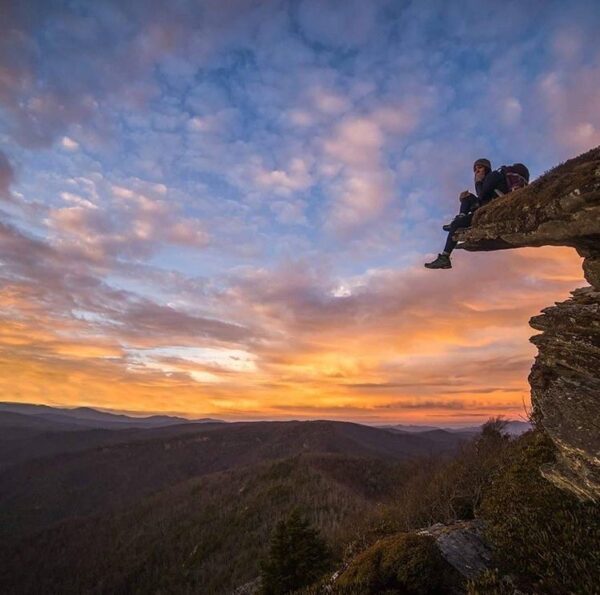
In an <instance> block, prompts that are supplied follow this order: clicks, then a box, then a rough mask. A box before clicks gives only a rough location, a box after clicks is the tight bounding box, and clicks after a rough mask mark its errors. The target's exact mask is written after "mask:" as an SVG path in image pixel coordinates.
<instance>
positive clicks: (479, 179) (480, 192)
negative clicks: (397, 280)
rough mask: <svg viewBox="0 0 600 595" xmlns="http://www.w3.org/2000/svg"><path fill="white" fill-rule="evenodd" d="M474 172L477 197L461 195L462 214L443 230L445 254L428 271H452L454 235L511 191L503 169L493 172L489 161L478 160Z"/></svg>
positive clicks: (427, 265)
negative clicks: (451, 257) (479, 212)
mask: <svg viewBox="0 0 600 595" xmlns="http://www.w3.org/2000/svg"><path fill="white" fill-rule="evenodd" d="M473 172H474V173H475V192H476V193H477V196H475V194H473V193H471V192H469V191H468V190H465V191H464V192H461V193H460V196H459V200H460V212H459V213H458V215H457V216H456V217H455V218H454V219H453V220H452V221H451V222H450V223H448V224H446V225H444V226H443V230H444V231H447V232H448V239H447V240H446V245H445V246H444V250H443V252H442V253H441V254H438V256H437V258H436V259H435V260H434V261H432V262H427V263H425V267H426V268H428V269H451V268H452V263H451V262H450V254H452V250H454V248H455V247H456V244H457V242H456V241H455V240H454V239H453V235H454V233H455V232H456V231H457V230H458V229H460V228H462V227H469V225H471V220H472V219H473V213H474V212H475V211H476V210H477V209H478V208H479V207H481V206H483V205H485V204H487V203H488V202H490V200H492V199H494V198H496V197H497V196H502V195H503V194H506V193H507V192H509V191H510V190H509V187H508V183H507V180H506V175H505V174H504V171H503V168H500V169H499V170H496V171H492V164H491V163H490V160H489V159H485V158H482V159H477V161H475V163H473ZM527 180H529V172H527Z"/></svg>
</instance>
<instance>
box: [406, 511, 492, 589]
mask: <svg viewBox="0 0 600 595" xmlns="http://www.w3.org/2000/svg"><path fill="white" fill-rule="evenodd" d="M418 533H419V535H430V536H431V537H433V538H434V539H435V542H436V544H437V546H438V547H439V548H440V551H441V552H442V556H443V557H444V559H445V560H446V561H447V562H448V563H449V564H450V565H451V566H452V567H454V568H455V569H456V570H457V571H458V572H459V573H460V574H461V575H462V576H464V577H465V578H467V579H474V578H477V577H478V576H480V575H481V573H483V572H485V571H486V570H489V569H490V568H492V551H491V549H490V547H489V545H488V544H487V542H486V540H485V538H484V535H483V524H482V523H481V522H480V521H459V522H457V523H454V524H452V525H444V524H442V523H437V524H435V525H432V526H431V527H427V529H422V530H421V531H419V532H418Z"/></svg>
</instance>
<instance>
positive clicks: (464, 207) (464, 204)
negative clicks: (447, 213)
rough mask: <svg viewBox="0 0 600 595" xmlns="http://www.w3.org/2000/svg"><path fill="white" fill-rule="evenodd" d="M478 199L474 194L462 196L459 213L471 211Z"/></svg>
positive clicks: (464, 213) (475, 206)
mask: <svg viewBox="0 0 600 595" xmlns="http://www.w3.org/2000/svg"><path fill="white" fill-rule="evenodd" d="M478 200H479V199H478V198H477V197H476V196H475V195H474V194H469V195H468V196H465V197H464V198H461V199H460V210H459V214H460V215H466V214H467V213H471V212H472V211H474V210H475V209H476V208H477V201H478Z"/></svg>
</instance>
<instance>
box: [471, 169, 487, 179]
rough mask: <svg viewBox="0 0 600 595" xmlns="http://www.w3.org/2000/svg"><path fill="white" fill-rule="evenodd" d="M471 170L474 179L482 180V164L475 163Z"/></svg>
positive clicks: (483, 173)
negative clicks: (473, 173)
mask: <svg viewBox="0 0 600 595" xmlns="http://www.w3.org/2000/svg"><path fill="white" fill-rule="evenodd" d="M473 171H474V172H475V180H476V181H480V180H483V178H485V167H484V166H483V165H476V166H475V167H474V168H473Z"/></svg>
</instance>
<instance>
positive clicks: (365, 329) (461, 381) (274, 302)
mask: <svg viewBox="0 0 600 595" xmlns="http://www.w3.org/2000/svg"><path fill="white" fill-rule="evenodd" d="M456 261H457V267H456V269H455V270H453V271H452V272H451V273H450V274H448V275H442V274H439V273H437V274H432V273H431V272H429V271H425V270H421V269H420V268H414V269H407V270H403V271H402V270H398V271H393V270H379V271H378V270H374V271H370V272H368V273H367V274H365V275H363V276H360V277H356V278H352V279H346V280H344V281H343V282H342V285H344V286H345V287H346V288H347V291H346V292H344V293H341V294H340V293H339V292H337V291H336V289H335V288H336V287H338V286H339V285H340V280H333V279H330V278H329V277H328V276H327V275H326V274H325V273H323V272H321V273H319V272H318V271H315V270H312V269H310V267H309V268H308V269H307V268H306V265H300V264H297V265H295V266H286V267H283V268H281V269H277V270H272V271H265V270H262V271H257V272H255V273H253V272H251V271H250V272H246V273H245V274H244V275H243V276H242V277H239V278H236V279H233V278H232V279H230V287H229V288H228V290H227V291H225V292H224V293H222V294H221V304H220V306H221V309H222V311H223V312H224V313H225V312H226V311H227V310H230V311H231V312H235V314H236V316H237V318H238V319H244V318H245V317H248V319H249V320H251V322H252V327H251V328H252V329H253V330H252V332H250V334H248V333H249V329H247V330H244V329H243V327H237V326H236V325H232V324H231V323H225V322H221V321H217V320H213V321H212V322H211V321H208V319H207V320H206V321H202V320H201V319H196V318H194V317H192V316H190V315H189V314H185V313H183V312H178V311H177V310H175V309H172V308H166V307H164V306H159V305H157V304H151V303H146V304H144V303H142V302H139V303H138V304H137V305H135V304H128V305H127V302H128V300H129V299H130V298H127V296H126V295H123V300H124V302H125V304H124V307H125V310H124V311H121V312H118V311H116V310H115V308H117V305H116V302H114V303H113V302H111V301H110V300H108V297H109V295H110V294H107V296H106V297H107V300H108V301H107V303H105V304H97V306H98V310H97V315H96V316H97V317H93V316H92V317H91V318H90V317H89V316H88V317H86V316H80V317H77V316H76V315H74V314H72V313H70V311H68V310H62V311H61V310H60V309H55V310H54V311H52V310H50V311H46V310H45V309H44V306H43V302H40V298H41V297H42V296H44V295H48V294H47V291H48V288H47V287H46V288H41V287H37V288H36V287H35V286H32V285H18V284H13V285H9V286H7V287H5V288H4V289H3V291H2V292H1V293H0V304H1V306H2V311H3V320H2V326H1V330H0V371H1V374H0V376H1V380H0V390H1V394H2V395H3V398H4V399H6V400H13V401H23V402H42V403H49V404H61V405H81V404H87V405H96V406H102V407H107V408H113V409H122V410H130V411H131V410H133V411H165V412H179V413H188V414H191V415H211V416H213V417H222V418H226V419H255V418H273V419H275V418H290V417H298V418H304V417H306V418H313V417H328V418H335V419H354V420H358V421H360V420H362V421H365V422H378V421H390V422H391V421H429V422H435V423H454V422H459V421H463V422H465V421H468V420H474V419H480V418H481V419H485V418H486V417H489V416H490V415H494V414H504V415H507V416H517V415H520V414H523V404H524V403H525V404H526V403H527V402H528V393H529V391H528V386H527V380H526V377H527V373H528V370H529V367H530V365H531V363H532V360H533V356H534V353H535V351H534V348H533V346H532V345H530V344H529V343H528V340H527V339H528V337H529V336H530V335H531V334H532V331H531V329H530V328H529V326H528V325H527V321H528V318H529V317H530V316H532V315H535V314H536V313H537V312H538V311H539V310H540V309H541V308H543V307H545V306H547V305H550V304H551V303H552V302H553V301H555V300H561V299H565V298H566V297H567V296H568V291H569V290H570V289H572V288H574V287H575V286H577V285H581V284H583V283H582V275H581V268H580V259H579V258H578V257H577V255H576V254H575V252H574V251H572V250H568V249H561V248H558V249H557V248H547V249H546V248H545V249H530V250H520V251H514V252H505V253H494V254H476V255H473V254H459V255H457V258H456ZM53 291H55V292H56V291H59V288H54V289H53ZM82 295H84V294H82ZM98 297H100V298H102V294H100V295H99V296H98ZM44 299H46V300H47V299H49V298H48V297H46V298H44ZM54 299H58V298H57V297H56V295H55V296H54ZM58 303H59V302H56V304H58ZM122 305H123V304H122ZM102 307H104V308H105V310H104V312H103V311H102ZM50 312H51V313H50ZM102 313H103V315H104V316H107V317H108V316H112V317H113V319H114V320H117V319H115V316H118V320H119V323H118V324H113V323H108V324H106V323H105V321H104V322H103V321H102V320H101V314H102ZM98 316H100V318H98ZM207 325H208V326H207ZM194 326H197V328H198V330H200V329H201V328H204V329H206V330H208V332H209V333H212V335H213V338H212V339H211V335H210V334H208V335H202V334H198V333H196V334H194V335H192V334H188V329H193V328H194ZM169 345H171V346H173V347H172V348H171V351H168V352H167V353H163V354H162V355H161V353H162V352H161V351H160V350H161V349H164V348H165V346H169ZM183 345H187V346H188V347H187V348H185V349H184V348H180V347H181V346H183ZM211 345H212V347H211ZM177 346H180V347H177ZM192 348H194V349H196V348H198V349H201V350H202V349H203V350H204V351H202V352H201V353H204V354H205V355H204V356H203V357H202V358H200V359H198V357H193V356H192V355H190V353H192V352H190V351H189V350H190V349H192ZM215 348H217V350H216V351H215ZM178 349H179V351H177V350H178ZM157 350H158V351H157ZM186 350H187V351H186ZM211 350H212V351H211ZM219 350H220V351H219ZM206 354H208V355H206ZM219 354H222V355H219ZM240 357H241V358H242V359H244V358H245V361H246V363H247V365H246V364H244V365H242V363H243V362H242V363H240V364H236V363H235V362H236V358H238V359H239V358H240ZM223 358H225V359H223ZM227 358H230V359H227ZM228 362H230V363H228ZM248 362H251V365H250V363H248Z"/></svg>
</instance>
